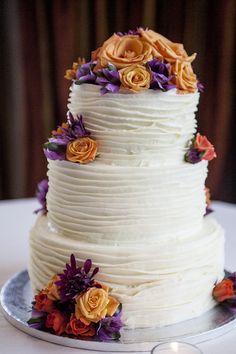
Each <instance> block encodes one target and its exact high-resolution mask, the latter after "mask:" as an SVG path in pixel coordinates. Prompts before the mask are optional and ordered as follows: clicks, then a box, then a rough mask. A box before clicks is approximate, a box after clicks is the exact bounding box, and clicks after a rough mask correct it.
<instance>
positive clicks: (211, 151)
mask: <svg viewBox="0 0 236 354" xmlns="http://www.w3.org/2000/svg"><path fill="white" fill-rule="evenodd" d="M194 147H195V148H196V149H198V150H199V151H203V152H204V155H203V156H202V158H203V159H204V160H207V161H211V160H212V159H214V158H215V157H216V153H215V148H214V146H213V145H212V144H211V143H210V141H209V140H208V139H207V138H206V137H205V136H204V135H201V134H199V133H197V135H196V139H195V142H194Z"/></svg>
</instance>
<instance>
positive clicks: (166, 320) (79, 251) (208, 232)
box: [29, 216, 224, 328]
mask: <svg viewBox="0 0 236 354" xmlns="http://www.w3.org/2000/svg"><path fill="white" fill-rule="evenodd" d="M30 249H31V255H30V264H29V273H30V279H31V282H32V286H33V288H34V289H35V290H41V289H42V288H43V287H44V286H45V284H46V283H47V282H48V280H49V279H50V278H51V277H52V275H53V274H55V273H57V272H58V271H60V269H61V268H62V267H63V265H64V263H65V262H66V261H67V259H68V255H70V254H71V253H74V254H75V255H76V257H77V259H78V260H79V261H81V262H83V261H84V260H85V259H87V258H88V257H91V258H92V259H93V262H94V264H95V265H96V266H99V268H100V273H99V275H98V277H97V278H98V281H101V282H104V283H106V284H107V285H108V286H109V287H111V288H112V293H113V294H114V296H115V297H116V298H117V299H118V300H119V301H120V302H121V303H122V304H123V318H122V320H123V322H124V323H125V325H126V326H127V327H128V328H139V327H153V326H163V325H168V324H172V323H176V322H180V321H183V320H187V319H190V318H193V317H196V316H199V315H201V314H202V313H204V312H205V311H207V310H209V309H210V308H211V307H213V306H214V304H215V302H214V300H213V298H212V289H213V287H214V284H215V283H216V282H219V281H221V279H222V278H223V275H224V274H223V267H224V232H223V230H222V228H221V227H220V226H219V225H218V224H217V223H216V221H215V220H214V219H212V218H211V217H209V216H208V217H206V218H205V219H204V220H203V224H202V229H201V231H200V232H196V233H195V234H193V235H190V236H189V237H188V238H179V237H175V238H172V239H171V240H169V239H168V238H161V239H158V238H157V239H156V241H153V240H152V242H150V243H148V242H141V241H140V242H126V243H120V244H119V243H116V244H112V245H111V244H101V243H96V241H94V243H91V242H86V241H84V240H83V241H80V240H79V239H73V238H69V237H66V236H63V235H62V234H60V233H57V232H55V231H52V230H50V228H49V226H48V219H47V216H40V217H39V218H38V220H37V222H36V224H35V225H34V227H33V228H32V230H31V237H30Z"/></svg>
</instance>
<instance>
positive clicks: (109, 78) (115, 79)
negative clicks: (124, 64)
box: [96, 64, 121, 95]
mask: <svg viewBox="0 0 236 354" xmlns="http://www.w3.org/2000/svg"><path fill="white" fill-rule="evenodd" d="M96 83H97V84H98V85H100V86H103V87H102V88H101V93H102V94H103V95H104V94H105V93H107V92H112V93H116V92H118V91H119V89H120V85H121V82H120V75H119V72H118V71H117V69H116V67H115V65H113V64H108V66H107V67H106V68H104V69H101V70H98V71H97V79H96Z"/></svg>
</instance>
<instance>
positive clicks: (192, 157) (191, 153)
mask: <svg viewBox="0 0 236 354" xmlns="http://www.w3.org/2000/svg"><path fill="white" fill-rule="evenodd" d="M201 160H202V151H199V150H198V149H196V148H191V149H189V150H188V151H187V152H186V154H185V161H187V162H190V163H193V164H194V163H198V162H200V161H201Z"/></svg>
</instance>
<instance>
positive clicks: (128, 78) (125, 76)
mask: <svg viewBox="0 0 236 354" xmlns="http://www.w3.org/2000/svg"><path fill="white" fill-rule="evenodd" d="M119 75H120V81H121V84H122V86H121V87H122V88H125V89H128V90H130V91H133V92H138V91H143V90H147V89H148V88H149V87H150V81H151V74H150V72H149V71H148V69H147V68H146V67H145V66H143V65H130V66H128V67H127V68H124V69H121V70H119Z"/></svg>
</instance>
